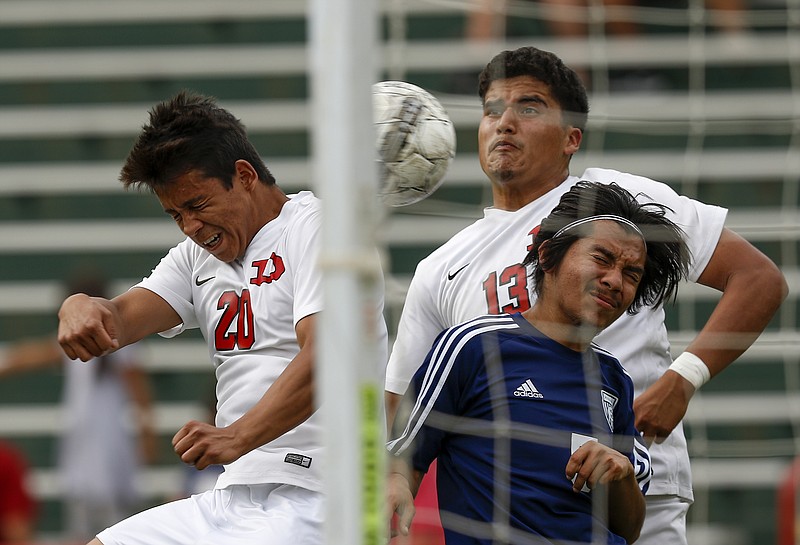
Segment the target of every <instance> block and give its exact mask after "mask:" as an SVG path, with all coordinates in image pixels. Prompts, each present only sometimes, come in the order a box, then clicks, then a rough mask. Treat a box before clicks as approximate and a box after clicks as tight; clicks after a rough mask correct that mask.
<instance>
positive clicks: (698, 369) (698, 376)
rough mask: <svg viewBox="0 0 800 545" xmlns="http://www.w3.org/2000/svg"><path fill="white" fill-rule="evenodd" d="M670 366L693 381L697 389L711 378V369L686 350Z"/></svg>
mask: <svg viewBox="0 0 800 545" xmlns="http://www.w3.org/2000/svg"><path fill="white" fill-rule="evenodd" d="M669 368H670V369H671V370H673V371H675V372H676V373H678V374H679V375H680V376H682V377H683V378H685V379H686V380H688V381H689V382H691V383H692V386H694V389H695V390H699V389H700V386H702V385H703V384H705V383H706V382H708V381H709V380H710V379H711V371H709V370H708V367H707V366H706V364H705V363H703V360H701V359H700V358H698V357H697V356H695V355H694V354H692V353H691V352H684V353H682V354H681V355H680V356H678V357H677V358H675V361H673V362H672V365H670V366H669Z"/></svg>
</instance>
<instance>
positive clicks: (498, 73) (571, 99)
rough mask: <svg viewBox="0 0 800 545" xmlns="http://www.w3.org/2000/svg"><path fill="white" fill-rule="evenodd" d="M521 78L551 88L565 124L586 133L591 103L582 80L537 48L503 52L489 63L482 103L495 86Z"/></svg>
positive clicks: (481, 84)
mask: <svg viewBox="0 0 800 545" xmlns="http://www.w3.org/2000/svg"><path fill="white" fill-rule="evenodd" d="M518 76H530V77H532V78H534V79H537V80H539V81H541V82H542V83H544V84H545V85H547V86H548V87H549V88H550V92H551V93H552V94H553V96H554V97H555V99H556V100H557V101H558V105H559V106H560V107H561V111H562V112H563V115H564V121H565V123H567V124H568V125H572V126H573V127H577V128H579V129H580V130H581V131H584V130H586V120H587V118H588V116H589V99H588V98H587V96H586V87H584V85H583V82H581V78H580V77H579V76H578V74H576V73H575V71H574V70H572V69H571V68H570V67H568V66H567V65H565V64H564V63H563V62H562V61H561V59H560V58H558V57H557V56H556V55H554V54H553V53H550V52H549V51H542V50H541V49H537V48H535V47H520V48H519V49H515V50H513V51H503V52H502V53H499V54H497V55H496V56H495V57H494V58H493V59H492V60H491V61H489V64H487V65H486V67H485V68H484V69H483V70H482V71H481V73H480V75H479V76H478V96H480V97H481V103H483V102H484V100H485V99H486V92H487V91H488V90H489V85H491V84H492V82H494V81H497V80H503V79H509V78H515V77H518Z"/></svg>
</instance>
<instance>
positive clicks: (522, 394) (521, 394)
mask: <svg viewBox="0 0 800 545" xmlns="http://www.w3.org/2000/svg"><path fill="white" fill-rule="evenodd" d="M514 396H516V397H536V398H539V399H543V398H544V396H543V395H542V394H540V393H539V392H521V391H519V390H514Z"/></svg>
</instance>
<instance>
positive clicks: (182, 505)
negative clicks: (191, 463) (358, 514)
mask: <svg viewBox="0 0 800 545" xmlns="http://www.w3.org/2000/svg"><path fill="white" fill-rule="evenodd" d="M324 510H325V504H324V502H323V496H322V493H321V492H313V491H311V490H306V489H304V488H299V487H296V486H290V485H285V484H259V485H234V486H229V487H227V488H223V489H219V490H209V491H207V492H203V493H201V494H196V495H194V496H192V497H190V498H187V499H184V500H178V501H174V502H171V503H167V504H164V505H160V506H158V507H153V508H152V509H148V510H147V511H143V512H141V513H139V514H138V515H134V516H132V517H130V518H127V519H125V520H123V521H122V522H119V523H117V524H115V525H114V526H112V527H110V528H107V529H106V530H103V531H102V532H100V533H99V534H98V535H97V537H98V539H99V540H100V541H101V542H103V545H220V544H221V543H224V544H225V545H251V544H255V543H258V544H259V545H286V544H287V543H303V544H304V545H305V544H311V545H315V544H320V545H321V544H322V542H323V535H322V534H323V530H322V522H323V519H324Z"/></svg>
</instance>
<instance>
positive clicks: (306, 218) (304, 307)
mask: <svg viewBox="0 0 800 545" xmlns="http://www.w3.org/2000/svg"><path fill="white" fill-rule="evenodd" d="M321 228H322V225H321V219H320V214H319V212H317V211H315V212H310V213H306V214H304V215H303V216H299V217H298V218H297V220H296V221H295V222H294V223H293V224H292V226H291V230H290V232H289V233H288V236H287V239H286V243H287V248H290V249H291V251H292V253H293V257H292V258H291V259H289V260H288V263H289V264H290V266H291V267H293V271H292V277H293V278H294V299H293V305H294V307H293V309H292V312H293V313H294V316H293V319H294V324H295V325H297V322H299V321H300V320H302V319H303V318H305V317H306V316H309V315H311V314H315V313H317V312H320V311H321V310H322V304H323V303H322V301H323V295H322V275H321V274H320V269H319V266H318V264H317V262H318V259H319V250H320V246H321V240H320V233H321Z"/></svg>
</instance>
